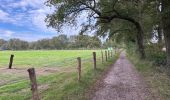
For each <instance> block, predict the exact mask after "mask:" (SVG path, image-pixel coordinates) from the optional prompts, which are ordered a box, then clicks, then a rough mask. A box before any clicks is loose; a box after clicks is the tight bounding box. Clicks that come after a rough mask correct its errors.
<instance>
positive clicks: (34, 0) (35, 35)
mask: <svg viewBox="0 0 170 100" xmlns="http://www.w3.org/2000/svg"><path fill="white" fill-rule="evenodd" d="M44 2H45V0H0V38H3V39H6V40H8V39H10V38H20V39H22V40H26V41H36V40H38V39H42V38H51V37H53V36H57V35H59V33H57V32H56V31H55V30H54V29H52V28H47V27H46V23H45V22H44V19H45V17H46V15H47V14H50V13H52V12H53V11H54V9H53V8H49V7H47V6H45V5H44ZM82 18H84V17H82ZM82 18H80V20H85V19H82ZM63 30H64V31H63V33H64V34H68V35H73V34H77V33H78V30H79V28H78V29H75V28H71V27H68V26H67V27H65V28H64V29H63ZM60 34H61V33H60Z"/></svg>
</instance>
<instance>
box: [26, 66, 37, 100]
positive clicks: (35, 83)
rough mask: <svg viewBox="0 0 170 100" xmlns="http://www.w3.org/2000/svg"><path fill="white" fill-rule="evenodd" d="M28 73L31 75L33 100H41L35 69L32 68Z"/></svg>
mask: <svg viewBox="0 0 170 100" xmlns="http://www.w3.org/2000/svg"><path fill="white" fill-rule="evenodd" d="M27 71H28V73H29V78H30V82H31V91H32V99H33V100H40V98H39V95H38V87H37V81H36V74H35V70H34V68H30V69H28V70H27Z"/></svg>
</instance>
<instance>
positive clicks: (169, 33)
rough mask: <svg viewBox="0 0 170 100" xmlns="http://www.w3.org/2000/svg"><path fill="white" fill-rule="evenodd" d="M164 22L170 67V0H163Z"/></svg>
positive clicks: (169, 65) (169, 64)
mask: <svg viewBox="0 0 170 100" xmlns="http://www.w3.org/2000/svg"><path fill="white" fill-rule="evenodd" d="M162 22H163V31H164V36H165V45H166V53H167V66H168V67H170V1H169V0H162Z"/></svg>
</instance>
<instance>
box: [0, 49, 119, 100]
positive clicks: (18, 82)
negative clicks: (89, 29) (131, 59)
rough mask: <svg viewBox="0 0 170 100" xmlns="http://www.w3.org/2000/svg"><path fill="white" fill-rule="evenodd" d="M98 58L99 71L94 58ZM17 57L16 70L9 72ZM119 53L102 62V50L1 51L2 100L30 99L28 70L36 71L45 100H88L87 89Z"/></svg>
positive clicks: (14, 68) (0, 81)
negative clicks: (79, 67)
mask: <svg viewBox="0 0 170 100" xmlns="http://www.w3.org/2000/svg"><path fill="white" fill-rule="evenodd" d="M94 51H95V52H96V55H97V57H96V58H97V70H94V68H93V55H92V52H94ZM11 54H14V63H13V66H12V67H13V68H12V69H8V63H9V58H10V55H11ZM117 56H118V54H114V56H113V57H112V58H111V57H110V59H109V60H108V61H107V62H106V61H104V62H102V59H101V58H102V57H101V50H41V51H0V100H28V99H30V98H31V90H30V81H29V77H28V72H27V69H28V68H32V67H34V68H35V71H36V74H37V83H38V90H39V95H40V97H41V99H43V100H85V99H87V98H88V97H87V96H86V94H87V93H86V92H87V90H88V89H89V88H90V87H91V85H92V84H93V83H94V82H95V81H96V80H97V79H98V78H100V77H101V75H102V74H104V72H105V70H106V69H108V67H109V66H110V65H111V64H113V62H114V61H115V60H116V59H117ZM77 57H81V59H82V78H81V81H80V82H78V81H77V59H76V58H77Z"/></svg>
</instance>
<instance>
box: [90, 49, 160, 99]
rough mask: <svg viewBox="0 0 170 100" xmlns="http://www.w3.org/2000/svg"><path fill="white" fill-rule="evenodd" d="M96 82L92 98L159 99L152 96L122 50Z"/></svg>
mask: <svg viewBox="0 0 170 100" xmlns="http://www.w3.org/2000/svg"><path fill="white" fill-rule="evenodd" d="M98 84H100V85H99V86H100V87H98V89H97V90H96V92H95V93H94V95H93V97H92V100H160V99H159V98H156V97H155V96H153V94H152V93H151V92H150V88H149V87H148V86H147V85H146V83H145V81H144V80H143V78H142V76H141V75H140V74H139V73H138V72H137V70H136V69H135V67H134V66H133V64H132V63H131V62H130V61H129V60H128V59H127V58H126V55H125V53H124V52H123V53H121V54H120V58H119V59H118V60H117V61H116V63H115V64H114V65H113V66H112V67H111V69H110V70H109V72H108V73H107V74H106V76H105V77H104V78H103V79H102V80H100V82H99V83H98Z"/></svg>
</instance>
